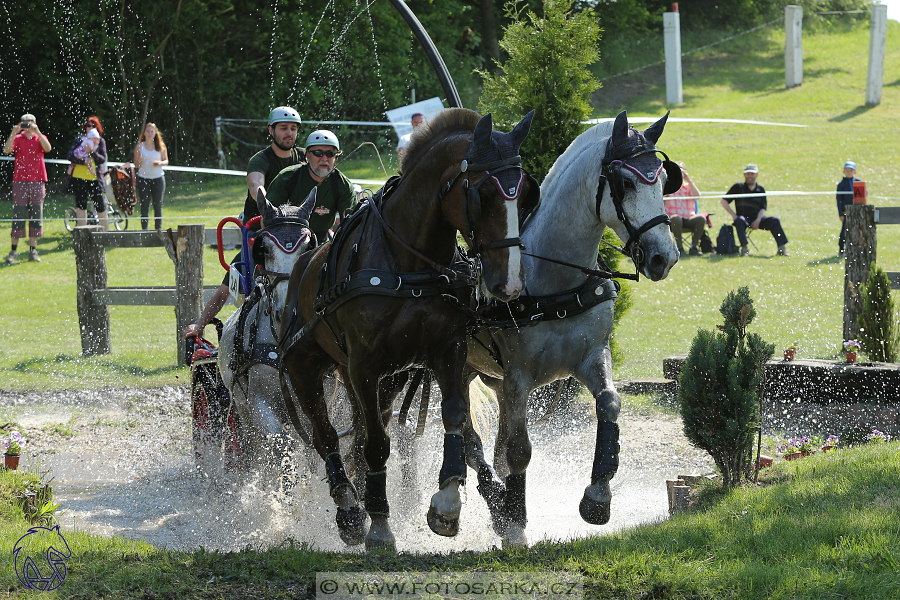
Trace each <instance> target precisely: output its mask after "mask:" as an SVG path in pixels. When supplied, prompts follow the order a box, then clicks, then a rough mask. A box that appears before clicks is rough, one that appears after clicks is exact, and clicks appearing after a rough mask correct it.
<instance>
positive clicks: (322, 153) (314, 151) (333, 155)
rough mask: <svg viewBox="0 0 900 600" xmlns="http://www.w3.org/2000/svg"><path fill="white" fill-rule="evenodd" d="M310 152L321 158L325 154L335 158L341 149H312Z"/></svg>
mask: <svg viewBox="0 0 900 600" xmlns="http://www.w3.org/2000/svg"><path fill="white" fill-rule="evenodd" d="M309 153H310V154H312V155H313V156H316V157H319V158H321V157H323V156H327V157H328V158H334V157H335V156H337V155H338V154H340V153H341V151H340V150H338V151H337V152H335V151H334V150H310V151H309Z"/></svg>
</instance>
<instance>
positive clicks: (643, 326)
mask: <svg viewBox="0 0 900 600" xmlns="http://www.w3.org/2000/svg"><path fill="white" fill-rule="evenodd" d="M868 39H869V31H868V25H867V24H862V25H860V26H857V27H844V26H841V27H835V28H832V29H830V30H827V31H823V32H820V33H818V34H817V35H807V36H806V37H805V38H804V40H803V46H804V68H805V75H804V82H803V85H802V86H800V87H798V88H794V89H791V90H787V89H785V87H784V58H783V52H784V51H783V43H784V34H783V32H782V31H780V30H777V28H776V30H774V31H772V32H770V33H767V34H760V35H756V36H754V35H751V36H746V37H745V38H740V39H739V40H735V42H734V44H733V45H725V46H722V47H718V48H716V49H715V51H714V52H711V53H708V54H705V55H702V56H701V57H699V58H696V59H692V60H688V61H686V62H685V65H684V82H685V83H684V95H685V103H684V104H683V105H680V106H677V107H672V116H673V117H691V118H705V117H707V118H733V119H754V120H760V121H774V122H783V123H797V124H803V125H807V126H808V127H807V128H804V129H796V128H782V127H764V126H748V125H717V124H691V123H671V124H669V125H668V126H667V127H666V131H665V133H664V134H663V136H662V138H661V139H660V141H659V144H658V145H659V147H660V148H661V149H663V150H665V151H666V152H667V153H668V154H669V156H670V157H672V159H673V160H683V161H684V162H685V163H686V164H687V167H688V172H689V173H690V174H691V177H692V179H694V181H695V182H696V183H697V185H698V187H699V188H700V190H701V192H722V191H724V190H727V189H728V187H730V185H731V184H732V183H734V182H737V181H740V180H742V174H741V172H742V170H743V167H744V165H745V164H747V163H749V162H754V163H756V164H758V165H759V167H760V177H759V181H760V183H761V184H762V185H764V186H765V187H766V188H767V189H768V190H770V191H772V190H804V191H826V192H831V191H833V190H834V188H835V185H836V184H837V182H838V181H839V180H840V177H841V167H842V166H843V163H844V161H845V160H847V159H848V158H852V159H854V160H856V162H857V164H858V165H859V176H860V178H861V179H863V180H865V181H866V182H867V185H868V189H869V195H870V203H872V204H875V205H876V206H878V205H881V206H900V170H898V169H897V168H896V165H897V163H898V159H900V150H898V146H897V144H894V143H892V142H891V141H890V140H893V139H896V138H897V137H898V135H900V52H898V51H897V49H898V48H900V23H897V22H894V21H890V22H889V27H888V42H887V43H888V58H887V59H886V61H885V76H884V88H883V95H882V102H881V104H880V105H878V106H876V107H866V106H863V104H864V101H865V79H866V65H867V61H868V58H867V54H868ZM660 75H661V71H660ZM610 85H613V84H612V83H611V84H610ZM643 90H644V91H643V92H642V93H640V94H639V95H637V96H633V97H631V98H630V101H629V102H628V105H627V106H622V107H621V108H628V110H629V114H633V115H645V116H659V115H661V114H663V113H664V112H665V111H666V109H667V107H666V106H665V105H664V100H665V82H664V78H663V77H661V76H660V77H658V78H657V79H655V80H653V83H648V85H647V86H645V87H644V88H643ZM611 112H612V111H610V110H608V109H607V110H606V111H605V112H604V113H603V116H606V115H608V114H610V113H611ZM598 116H600V115H599V113H598ZM700 209H701V211H702V212H712V213H715V214H714V215H713V217H712V221H713V226H714V228H713V230H711V231H710V233H711V237H713V238H715V235H716V233H717V231H718V228H719V227H720V226H721V225H723V224H725V223H726V218H725V217H727V214H726V213H725V211H724V209H723V208H722V207H721V206H720V205H719V196H712V197H710V198H708V199H706V198H704V199H702V200H701V201H700ZM768 213H769V214H771V215H775V216H778V217H780V218H781V220H782V223H783V225H784V228H785V231H786V233H787V235H788V238H789V239H790V244H789V250H790V252H791V254H792V255H791V256H790V257H789V258H787V259H782V258H780V257H776V256H774V255H775V250H776V248H775V244H774V242H773V240H772V237H771V235H770V234H769V233H768V232H765V231H758V232H756V233H755V234H753V236H752V238H751V239H753V241H754V243H755V244H756V245H757V246H758V247H759V251H758V252H757V251H755V250H754V248H753V247H752V246H751V252H752V256H751V257H750V258H744V259H741V258H737V257H717V256H713V257H703V258H699V259H698V258H688V259H685V260H682V261H681V262H679V264H678V265H677V266H676V267H675V268H674V269H673V270H672V272H671V274H670V276H669V277H668V279H666V280H664V281H662V282H659V283H653V282H649V281H642V282H641V283H639V284H637V285H635V286H634V290H635V293H634V307H633V308H632V309H631V311H630V312H629V313H628V314H627V315H626V316H625V318H624V319H623V320H622V322H621V323H620V325H619V328H618V330H617V332H616V334H615V335H616V336H617V338H618V341H619V348H620V349H621V350H622V353H623V362H622V364H621V365H620V366H619V367H618V368H617V369H616V377H625V376H659V375H661V374H662V359H663V358H664V357H666V356H670V355H673V354H684V353H687V351H688V349H689V347H690V342H691V339H692V338H693V336H694V334H695V333H696V330H697V328H699V327H703V328H706V329H711V328H712V327H714V326H715V325H717V324H719V323H720V322H721V317H720V315H719V313H718V308H719V305H720V304H721V302H722V300H723V299H724V297H725V295H726V294H727V293H728V292H729V291H730V290H733V289H736V288H737V287H739V286H740V285H749V286H750V292H751V295H752V297H753V299H754V303H755V306H756V309H757V312H758V316H757V319H756V320H755V321H754V323H753V325H752V326H751V329H752V330H753V331H756V332H758V333H760V334H761V335H762V336H763V337H764V338H765V339H767V340H768V341H771V342H774V343H775V344H776V350H779V351H780V349H781V347H782V346H784V345H787V344H788V343H790V342H794V341H798V342H799V343H800V346H801V350H800V353H799V356H800V357H817V358H833V357H836V356H837V354H838V350H839V347H840V343H841V341H842V328H843V326H842V323H843V312H842V311H843V277H844V262H843V260H840V259H838V257H837V256H836V254H837V236H838V233H839V231H840V222H839V221H838V219H837V213H836V208H835V200H834V195H833V194H832V193H829V194H827V195H807V196H798V197H793V196H788V197H783V196H781V197H770V198H769V210H768ZM877 236H878V249H877V261H878V264H879V265H880V266H882V268H884V269H885V270H888V271H897V270H900V227H897V226H883V227H879V228H878V230H877Z"/></svg>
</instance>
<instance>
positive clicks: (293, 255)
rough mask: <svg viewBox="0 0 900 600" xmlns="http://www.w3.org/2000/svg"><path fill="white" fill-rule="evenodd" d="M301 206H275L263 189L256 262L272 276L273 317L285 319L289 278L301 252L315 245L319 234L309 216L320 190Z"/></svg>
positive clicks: (259, 196) (259, 202) (259, 197)
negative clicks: (310, 226)
mask: <svg viewBox="0 0 900 600" xmlns="http://www.w3.org/2000/svg"><path fill="white" fill-rule="evenodd" d="M317 189H318V188H313V190H312V191H311V192H310V194H309V196H308V197H307V198H306V200H304V202H303V204H302V205H300V206H291V205H290V204H285V205H283V206H279V207H274V206H272V204H271V203H270V202H269V200H268V199H267V198H266V193H265V189H263V188H259V190H258V192H257V195H256V205H257V208H259V214H260V215H262V223H261V225H262V229H260V230H259V232H258V233H257V234H256V237H255V240H254V242H253V249H252V251H251V253H252V255H253V262H254V263H256V264H257V265H261V266H262V274H263V275H265V276H266V277H267V278H268V286H267V288H268V291H269V294H271V296H272V304H273V312H272V318H273V320H274V321H275V322H276V324H277V323H279V322H280V321H281V311H282V309H283V308H284V300H285V298H286V297H287V289H286V286H287V280H288V278H289V277H290V275H291V271H292V270H293V268H294V264H295V263H296V262H297V259H298V258H299V257H300V255H301V254H303V253H304V252H306V251H307V250H310V249H312V248H314V247H315V245H316V242H315V237H314V236H313V234H312V232H311V231H310V230H309V215H310V213H311V212H312V209H313V207H314V206H315V204H316V190H317Z"/></svg>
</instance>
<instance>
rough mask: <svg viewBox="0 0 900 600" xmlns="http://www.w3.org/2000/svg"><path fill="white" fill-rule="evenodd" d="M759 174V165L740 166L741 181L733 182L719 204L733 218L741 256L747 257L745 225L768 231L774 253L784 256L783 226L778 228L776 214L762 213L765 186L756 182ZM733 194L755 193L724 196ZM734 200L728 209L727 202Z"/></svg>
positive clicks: (785, 254)
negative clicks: (771, 238) (774, 247)
mask: <svg viewBox="0 0 900 600" xmlns="http://www.w3.org/2000/svg"><path fill="white" fill-rule="evenodd" d="M758 174H759V168H757V166H756V165H754V164H749V165H747V168H745V169H744V182H743V183H736V184H734V185H733V186H731V189H730V190H728V193H727V194H726V196H725V198H722V200H721V202H722V207H723V208H725V210H726V211H728V213H729V214H730V215H731V217H732V218H733V219H734V226H735V228H736V229H737V234H738V240H740V242H741V256H747V255H748V254H750V251H749V250H748V249H747V228H748V227H751V228H753V229H765V230H767V231H770V232H771V233H772V237H774V238H775V243H776V244H778V255H779V256H788V252H787V248H785V246H786V245H787V243H788V239H787V236H786V235H785V234H784V229H782V228H781V219H779V218H778V217H768V216H766V208H767V206H768V204H767V202H766V189H765V188H764V187H763V186H761V185H759V184H758V183H756V178H757V176H758ZM737 194H758V195H755V196H751V197H738V198H732V199H731V200H729V199H728V196H732V195H737ZM732 201H733V202H734V210H732V209H731V206H730V204H731V202H732Z"/></svg>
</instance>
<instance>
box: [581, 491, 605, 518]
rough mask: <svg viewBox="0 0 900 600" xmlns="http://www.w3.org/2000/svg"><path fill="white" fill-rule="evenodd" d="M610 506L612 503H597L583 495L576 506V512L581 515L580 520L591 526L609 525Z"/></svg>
mask: <svg viewBox="0 0 900 600" xmlns="http://www.w3.org/2000/svg"><path fill="white" fill-rule="evenodd" d="M610 504H612V503H611V502H598V501H596V500H594V499H592V498H589V497H588V496H587V494H585V495H584V496H583V497H582V498H581V503H580V504H579V505H578V512H579V513H581V518H582V519H584V520H585V522H587V523H590V524H591V525H606V524H607V523H609V517H610V512H611V511H610Z"/></svg>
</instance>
